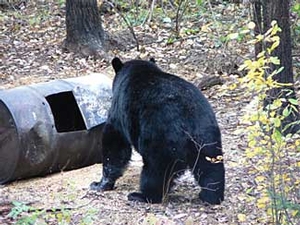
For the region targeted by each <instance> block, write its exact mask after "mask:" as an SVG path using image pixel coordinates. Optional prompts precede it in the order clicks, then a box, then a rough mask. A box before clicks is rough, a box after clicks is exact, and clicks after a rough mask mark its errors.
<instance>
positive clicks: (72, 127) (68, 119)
mask: <svg viewBox="0 0 300 225" xmlns="http://www.w3.org/2000/svg"><path fill="white" fill-rule="evenodd" d="M46 100H47V102H48V103H49V105H50V108H51V111H52V114H53V117H54V122H55V128H56V130H57V132H69V131H79V130H86V125H85V123H84V120H83V117H82V114H81V112H80V110H79V107H78V105H77V102H76V99H75V97H74V95H73V93H72V91H66V92H60V93H56V94H52V95H48V96H46Z"/></svg>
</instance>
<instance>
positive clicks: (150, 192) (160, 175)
mask: <svg viewBox="0 0 300 225" xmlns="http://www.w3.org/2000/svg"><path fill="white" fill-rule="evenodd" d="M185 168H186V165H185V163H182V162H175V161H169V162H160V161H159V160H157V161H156V163H154V164H150V163H147V162H144V166H143V170H142V174H141V181H140V191H141V192H133V193H130V194H129V195H128V200H130V201H139V202H148V203H161V202H162V201H163V200H164V198H165V197H166V195H167V194H168V192H169V190H170V188H171V187H172V185H173V180H174V179H175V178H176V177H177V176H178V175H179V174H182V171H184V170H185Z"/></svg>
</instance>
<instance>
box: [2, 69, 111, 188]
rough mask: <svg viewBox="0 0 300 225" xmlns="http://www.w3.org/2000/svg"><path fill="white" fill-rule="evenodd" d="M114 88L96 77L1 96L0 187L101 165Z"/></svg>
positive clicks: (55, 82)
mask: <svg viewBox="0 0 300 225" xmlns="http://www.w3.org/2000/svg"><path fill="white" fill-rule="evenodd" d="M111 83H112V82H111V80H110V79H109V78H108V77H106V76H105V75H102V74H92V75H89V76H84V77H77V78H69V79H62V80H53V81H50V82H46V83H38V84H33V85H28V86H21V87H16V88H13V89H8V90H2V91H0V184H4V183H7V182H10V181H14V180H18V179H24V178H29V177H34V176H44V175H46V174H49V173H53V172H58V171H62V170H71V169H77V168H81V167H84V166H88V165H92V164H95V163H99V162H101V160H102V158H101V152H102V151H101V136H102V129H103V126H104V123H105V121H106V118H107V113H108V109H109V107H110V104H111V96H112V91H111Z"/></svg>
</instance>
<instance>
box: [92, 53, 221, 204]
mask: <svg viewBox="0 0 300 225" xmlns="http://www.w3.org/2000/svg"><path fill="white" fill-rule="evenodd" d="M153 62H155V60H154V59H153V60H151V61H142V60H132V61H128V62H125V63H124V64H123V63H122V62H121V60H120V59H119V58H114V59H113V61H112V65H113V68H114V70H115V72H116V76H115V79H114V81H113V100H112V106H111V108H110V111H109V115H108V119H107V122H106V125H105V128H104V131H103V141H102V143H103V177H102V179H101V181H100V182H94V183H92V184H91V189H93V190H112V189H113V188H114V184H115V181H116V180H117V179H118V178H119V177H120V176H122V174H123V172H124V170H125V169H126V166H127V164H128V162H129V160H130V157H131V153H132V150H131V147H132V146H133V147H134V148H135V149H136V150H137V151H138V152H139V153H140V154H141V156H142V158H143V163H144V166H143V170H142V174H141V178H140V192H133V193H131V194H129V196H128V199H129V200H134V201H141V202H150V203H160V202H161V201H162V199H163V197H164V195H165V194H167V192H168V190H169V189H170V187H171V186H172V183H173V182H172V181H173V179H174V178H175V177H176V176H178V175H180V174H181V173H182V172H183V171H184V170H185V169H186V168H189V169H190V170H192V173H193V174H194V177H195V179H196V180H197V181H198V183H199V185H200V186H201V188H202V191H201V192H200V194H199V197H200V198H201V199H202V200H203V201H205V202H208V203H211V204H219V203H220V202H221V201H223V200H224V184H225V178H224V174H225V170H224V164H223V161H222V145H221V134H220V130H219V127H218V124H217V121H216V118H215V115H214V112H213V110H212V108H211V106H210V104H209V103H208V101H207V100H206V98H205V97H204V96H203V95H202V93H201V92H200V91H199V89H198V88H197V87H195V86H194V85H193V84H191V83H189V82H187V81H185V80H183V79H181V78H179V77H177V76H174V75H172V74H168V73H165V72H163V71H162V70H160V69H159V68H158V67H157V66H156V64H155V63H153ZM215 159H220V160H215Z"/></svg>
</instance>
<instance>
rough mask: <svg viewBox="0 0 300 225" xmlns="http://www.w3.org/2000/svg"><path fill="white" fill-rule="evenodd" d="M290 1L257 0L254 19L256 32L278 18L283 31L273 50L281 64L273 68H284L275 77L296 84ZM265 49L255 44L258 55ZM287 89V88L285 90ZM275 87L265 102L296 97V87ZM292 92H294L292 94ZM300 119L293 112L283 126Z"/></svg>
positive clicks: (295, 128)
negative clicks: (293, 64)
mask: <svg viewBox="0 0 300 225" xmlns="http://www.w3.org/2000/svg"><path fill="white" fill-rule="evenodd" d="M289 9H290V1H289V0H257V1H256V2H255V3H254V20H255V22H256V24H257V28H256V32H258V33H265V32H266V31H267V30H268V29H269V28H270V24H271V22H272V21H273V20H276V21H277V23H278V26H279V27H280V28H281V30H282V31H281V32H280V33H278V36H279V37H280V44H279V46H278V47H277V48H276V49H275V50H274V51H273V53H272V55H274V56H277V57H278V58H279V59H280V65H279V66H275V65H274V66H273V68H271V69H272V70H274V69H278V68H279V67H284V69H283V70H282V71H281V72H280V73H279V74H277V75H275V76H274V79H275V80H276V81H277V82H279V83H290V84H294V76H293V67H292V46H291V31H290V17H289V16H290V12H289ZM263 49H264V46H262V45H261V44H260V45H258V46H255V53H256V55H257V54H258V53H259V52H261V51H262V50H263ZM284 89H285V90H284ZM286 89H287V88H275V89H272V90H271V91H270V92H269V93H268V95H269V96H268V98H267V99H266V102H265V104H266V105H267V104H269V103H271V102H272V101H273V100H274V99H277V98H278V97H284V98H296V94H295V90H294V87H293V86H291V87H289V88H288V89H289V90H286ZM291 93H292V94H291ZM288 104H289V103H288V101H287V102H286V103H284V104H283V106H282V110H283V109H284V108H285V107H286V106H287V105H288ZM298 119H299V110H298V113H292V114H291V115H290V116H289V117H287V118H286V120H285V121H283V127H284V126H285V125H287V124H290V123H292V122H294V121H297V120H298ZM298 129H299V126H294V127H292V128H291V129H289V130H288V131H287V132H292V133H294V132H296V131H297V130H298Z"/></svg>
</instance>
